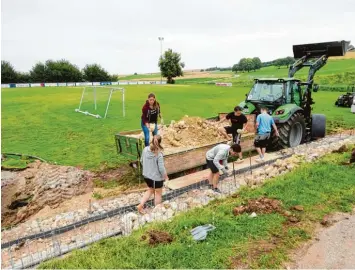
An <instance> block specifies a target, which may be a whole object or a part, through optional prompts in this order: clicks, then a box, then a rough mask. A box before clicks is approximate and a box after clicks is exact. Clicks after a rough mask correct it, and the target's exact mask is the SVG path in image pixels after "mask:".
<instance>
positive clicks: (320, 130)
mask: <svg viewBox="0 0 355 270" xmlns="http://www.w3.org/2000/svg"><path fill="white" fill-rule="evenodd" d="M325 128H326V118H325V115H324V114H312V134H311V136H312V139H317V138H324V137H325Z"/></svg>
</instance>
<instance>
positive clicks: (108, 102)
mask: <svg viewBox="0 0 355 270" xmlns="http://www.w3.org/2000/svg"><path fill="white" fill-rule="evenodd" d="M112 92H113V89H111V91H110V96H109V98H108V101H107V106H106V112H105V116H104V118H106V116H107V111H108V107H109V105H110V101H111V96H112Z"/></svg>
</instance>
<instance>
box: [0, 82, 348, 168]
mask: <svg viewBox="0 0 355 270" xmlns="http://www.w3.org/2000/svg"><path fill="white" fill-rule="evenodd" d="M125 89H126V118H122V109H121V108H122V107H121V95H120V94H119V93H116V94H115V95H114V97H113V100H112V103H111V105H112V106H111V107H110V110H109V118H107V119H96V118H93V117H90V116H85V115H83V114H79V113H75V112H74V110H75V108H77V107H78V104H79V101H80V97H81V91H82V88H80V87H78V88H73V87H72V88H70V87H68V88H65V87H64V88H63V87H53V88H12V89H2V114H1V117H2V152H3V153H4V152H11V153H13V152H16V153H22V154H30V155H35V156H39V157H41V158H43V159H45V160H48V161H50V162H57V163H58V164H61V165H73V166H82V167H84V168H88V169H95V170H96V169H99V168H100V167H115V166H117V165H119V164H120V163H122V162H123V158H122V157H121V156H119V155H118V154H117V153H116V149H115V141H114V134H116V133H118V132H119V131H124V130H134V129H140V116H141V107H142V105H143V103H144V102H145V99H146V97H147V95H148V93H150V92H155V93H156V94H157V98H158V100H159V102H160V103H161V106H162V114H163V118H164V120H165V123H169V122H170V120H178V119H180V118H181V117H183V116H184V115H186V114H187V115H189V116H200V117H210V116H215V115H217V113H218V112H226V111H230V110H232V108H233V107H234V106H236V105H237V104H238V103H239V102H240V101H242V100H243V99H244V98H245V93H247V91H248V90H249V88H246V87H218V86H214V85H163V86H159V85H155V86H150V85H138V86H137V85H136V86H135V85H128V86H126V87H125ZM107 95H108V90H102V92H101V93H99V94H98V99H99V102H98V108H99V111H100V113H101V114H103V111H104V108H105V104H106V101H107ZM338 95H339V93H337V92H318V93H316V94H315V95H314V100H315V101H316V105H315V109H314V112H317V113H325V114H326V115H327V118H328V123H329V127H333V126H335V125H338V124H339V123H340V125H342V126H344V127H353V128H355V115H354V114H351V113H350V109H348V108H336V107H335V106H334V102H335V100H336V98H337V96H338ZM87 100H88V101H89V97H88V99H87ZM84 105H85V106H86V107H85V108H89V107H90V109H91V110H92V109H93V98H92V97H91V99H90V101H89V102H87V103H84ZM334 121H337V122H338V123H335V122H334Z"/></svg>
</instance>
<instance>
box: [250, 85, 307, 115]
mask: <svg viewBox="0 0 355 270" xmlns="http://www.w3.org/2000/svg"><path fill="white" fill-rule="evenodd" d="M301 100H302V89H301V86H300V80H297V79H293V78H285V79H270V78H267V79H255V83H254V85H253V87H252V88H251V90H250V92H249V93H248V94H247V95H246V99H245V102H244V103H245V104H244V106H243V107H244V109H247V110H245V111H244V112H245V113H257V112H258V111H260V107H262V106H264V107H267V108H268V109H269V113H270V114H273V113H274V112H275V111H276V109H277V108H279V107H280V106H282V105H285V104H296V105H298V106H300V105H301ZM248 104H249V106H248ZM250 105H252V106H250ZM249 107H251V109H252V111H251V110H249V109H248V108H249ZM255 110H256V111H255Z"/></svg>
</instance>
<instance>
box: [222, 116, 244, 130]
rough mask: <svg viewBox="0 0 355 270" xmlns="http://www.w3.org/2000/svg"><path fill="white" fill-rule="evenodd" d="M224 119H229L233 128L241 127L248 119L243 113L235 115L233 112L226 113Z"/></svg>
mask: <svg viewBox="0 0 355 270" xmlns="http://www.w3.org/2000/svg"><path fill="white" fill-rule="evenodd" d="M226 119H228V120H230V121H231V123H232V129H233V130H237V129H242V128H243V125H244V124H245V123H247V122H248V119H247V117H246V116H245V115H244V114H241V115H239V116H236V115H235V114H234V112H231V113H229V114H227V115H226Z"/></svg>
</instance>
